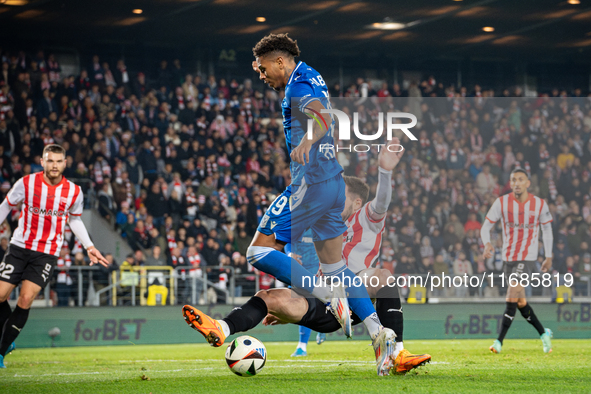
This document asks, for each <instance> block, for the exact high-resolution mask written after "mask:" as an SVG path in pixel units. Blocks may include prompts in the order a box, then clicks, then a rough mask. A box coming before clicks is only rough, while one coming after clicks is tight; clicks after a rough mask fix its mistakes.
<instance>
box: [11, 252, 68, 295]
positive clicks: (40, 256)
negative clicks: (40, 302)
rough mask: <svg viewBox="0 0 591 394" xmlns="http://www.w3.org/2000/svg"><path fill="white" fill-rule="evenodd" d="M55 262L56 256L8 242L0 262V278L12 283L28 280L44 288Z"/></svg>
mask: <svg viewBox="0 0 591 394" xmlns="http://www.w3.org/2000/svg"><path fill="white" fill-rule="evenodd" d="M56 263H57V256H53V255H51V254H47V253H42V252H34V251H32V250H29V249H24V248H21V247H19V246H16V245H13V244H10V245H9V246H8V250H7V251H6V254H5V255H4V259H3V260H2V262H1V263H0V280H1V281H3V282H8V283H11V284H13V285H18V284H19V283H20V282H22V281H23V280H28V281H31V282H33V283H35V284H36V285H39V286H41V288H44V287H45V286H46V285H47V283H49V279H50V278H51V274H52V273H53V269H54V268H55V264H56Z"/></svg>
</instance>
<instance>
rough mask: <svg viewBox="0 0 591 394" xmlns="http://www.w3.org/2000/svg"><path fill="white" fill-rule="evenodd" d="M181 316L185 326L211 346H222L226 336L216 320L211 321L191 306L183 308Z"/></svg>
mask: <svg viewBox="0 0 591 394" xmlns="http://www.w3.org/2000/svg"><path fill="white" fill-rule="evenodd" d="M183 316H184V318H185V321H186V322H187V324H188V325H190V326H191V327H192V328H194V329H195V330H197V331H199V332H200V333H201V335H203V336H204V337H205V340H207V342H208V343H209V344H210V345H211V346H213V347H219V346H222V345H223V344H224V341H225V340H226V336H225V335H224V331H223V330H222V327H221V326H220V323H218V322H217V320H215V319H212V318H211V317H209V316H207V315H206V314H205V313H203V312H201V311H200V310H199V309H197V308H194V307H192V306H191V305H185V306H184V307H183Z"/></svg>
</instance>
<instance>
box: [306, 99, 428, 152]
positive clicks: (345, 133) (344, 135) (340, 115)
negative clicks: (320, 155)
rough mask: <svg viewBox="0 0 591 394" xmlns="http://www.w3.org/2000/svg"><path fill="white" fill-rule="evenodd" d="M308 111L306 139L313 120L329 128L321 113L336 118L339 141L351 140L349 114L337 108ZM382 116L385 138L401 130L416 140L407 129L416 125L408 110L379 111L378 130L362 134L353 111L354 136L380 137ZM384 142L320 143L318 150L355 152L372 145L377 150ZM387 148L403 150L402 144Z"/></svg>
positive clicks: (309, 137) (389, 137)
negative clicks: (344, 144)
mask: <svg viewBox="0 0 591 394" xmlns="http://www.w3.org/2000/svg"><path fill="white" fill-rule="evenodd" d="M306 109H307V110H309V111H310V113H309V114H308V115H309V116H310V119H308V124H307V136H308V139H312V138H313V135H314V134H313V130H312V129H313V127H314V122H316V123H318V125H319V126H320V127H322V126H324V128H325V129H329V127H328V126H327V124H326V122H325V121H324V118H323V117H322V115H321V114H330V115H332V116H334V117H336V119H337V120H338V123H339V139H340V140H341V141H348V140H351V120H350V119H349V116H348V115H347V114H346V113H345V112H343V111H340V110H338V109H322V110H321V111H320V112H318V111H315V110H313V109H311V108H306ZM384 118H385V119H386V138H387V139H388V140H392V138H394V131H395V130H399V131H401V132H403V133H404V134H405V135H406V136H407V137H408V138H409V139H410V140H411V141H417V137H415V136H414V134H413V133H412V132H411V131H410V130H409V129H411V128H413V127H414V126H416V125H417V117H416V116H414V115H413V114H411V113H408V112H388V113H386V114H384V113H383V112H380V113H379V115H378V131H377V132H376V133H375V134H362V133H361V132H360V131H359V115H358V114H357V112H354V113H353V133H354V134H355V137H357V138H358V139H360V140H362V141H375V140H378V139H380V138H381V137H382V135H383V134H384ZM395 119H410V122H409V123H395V122H394V120H395ZM329 132H330V135H334V133H333V130H332V126H331V128H330V129H329ZM383 145H384V144H356V145H349V146H338V145H337V146H336V147H335V146H333V145H331V144H321V145H320V151H334V150H335V149H336V151H337V152H338V151H343V150H346V151H349V152H351V151H355V152H367V151H369V150H370V149H371V147H372V146H374V147H377V149H378V152H379V150H380V147H381V146H383ZM388 150H389V151H391V152H401V151H402V150H404V148H403V147H402V145H390V146H389V147H388Z"/></svg>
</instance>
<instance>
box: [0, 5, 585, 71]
mask: <svg viewBox="0 0 591 394" xmlns="http://www.w3.org/2000/svg"><path fill="white" fill-rule="evenodd" d="M134 11H135V13H134ZM485 27H487V28H489V29H485V30H483V28H485ZM491 28H492V29H491ZM486 30H488V31H486ZM270 32H289V33H290V34H291V36H292V37H294V38H296V39H298V41H299V42H300V43H301V45H302V47H303V48H305V50H306V51H307V52H310V51H314V52H315V54H316V55H322V56H344V57H358V56H364V55H372V54H373V55H375V54H376V53H378V54H382V55H384V56H387V57H392V58H397V59H407V58H417V57H419V58H420V57H423V58H428V59H437V58H440V59H453V58H465V57H466V56H470V57H472V58H482V59H529V58H532V59H534V58H535V59H538V60H539V59H540V58H544V59H545V60H546V61H549V62H552V61H557V62H562V61H575V62H578V63H591V4H589V3H588V2H587V1H586V0H580V1H579V0H459V1H458V0H413V1H402V0H368V1H357V0H302V1H294V2H288V1H281V0H132V1H128V0H125V1H121V0H92V1H90V0H0V36H2V37H3V38H5V39H8V40H9V41H8V42H10V40H13V41H20V42H23V41H28V42H35V41H40V42H42V43H43V44H44V45H45V44H48V43H58V42H63V41H64V40H67V42H68V43H69V44H70V45H72V46H74V47H81V46H88V45H90V44H98V45H101V44H104V45H133V44H136V43H142V44H149V45H152V46H161V47H166V46H170V47H185V48H186V47H187V46H192V45H195V46H199V47H200V48H210V49H211V48H213V49H214V50H218V49H220V48H232V49H234V50H236V51H250V48H251V47H252V45H253V44H254V43H255V42H256V41H257V40H258V39H259V38H260V37H262V36H263V35H265V34H267V33H270ZM6 43H7V41H5V44H3V45H6Z"/></svg>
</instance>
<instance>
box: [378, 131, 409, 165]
mask: <svg viewBox="0 0 591 394" xmlns="http://www.w3.org/2000/svg"><path fill="white" fill-rule="evenodd" d="M400 148H402V145H400V140H399V139H398V137H394V138H392V140H390V141H389V142H388V143H387V144H386V145H385V146H384V147H383V148H382V149H380V154H379V156H378V162H379V165H380V168H381V169H383V170H385V171H393V170H394V168H396V166H397V165H398V163H400V159H402V155H404V149H402V150H401V151H400V152H398V150H400ZM390 150H392V151H394V152H391V151H390Z"/></svg>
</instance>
